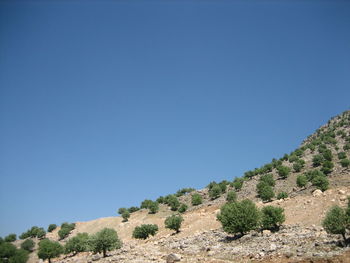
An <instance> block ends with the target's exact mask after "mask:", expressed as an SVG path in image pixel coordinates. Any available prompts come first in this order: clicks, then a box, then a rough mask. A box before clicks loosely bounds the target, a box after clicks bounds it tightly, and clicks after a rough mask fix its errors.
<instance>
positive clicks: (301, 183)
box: [297, 175, 307, 188]
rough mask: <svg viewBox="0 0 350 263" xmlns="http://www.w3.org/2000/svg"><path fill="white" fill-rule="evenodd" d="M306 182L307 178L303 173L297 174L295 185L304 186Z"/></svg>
mask: <svg viewBox="0 0 350 263" xmlns="http://www.w3.org/2000/svg"><path fill="white" fill-rule="evenodd" d="M306 184H307V178H306V176H305V175H298V177H297V186H298V187H301V188H302V187H305V186H306Z"/></svg>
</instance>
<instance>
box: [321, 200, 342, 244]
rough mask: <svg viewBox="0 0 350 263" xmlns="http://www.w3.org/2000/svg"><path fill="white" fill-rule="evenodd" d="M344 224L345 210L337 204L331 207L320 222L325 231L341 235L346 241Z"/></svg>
mask: <svg viewBox="0 0 350 263" xmlns="http://www.w3.org/2000/svg"><path fill="white" fill-rule="evenodd" d="M346 224H347V217H346V214H345V211H344V209H342V208H340V207H339V206H333V207H331V208H330V210H328V212H327V214H326V217H325V219H324V220H323V222H322V226H323V227H324V229H325V230H326V231H327V233H331V234H338V235H342V237H343V238H344V241H346V237H345V233H346Z"/></svg>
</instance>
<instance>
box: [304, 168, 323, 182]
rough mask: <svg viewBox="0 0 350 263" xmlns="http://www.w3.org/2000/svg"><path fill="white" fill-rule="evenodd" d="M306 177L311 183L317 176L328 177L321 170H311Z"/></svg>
mask: <svg viewBox="0 0 350 263" xmlns="http://www.w3.org/2000/svg"><path fill="white" fill-rule="evenodd" d="M304 175H305V176H306V178H307V180H308V181H309V182H312V180H313V179H314V178H315V177H317V176H326V175H325V174H324V173H323V172H321V171H320V170H310V171H307V172H306V173H304Z"/></svg>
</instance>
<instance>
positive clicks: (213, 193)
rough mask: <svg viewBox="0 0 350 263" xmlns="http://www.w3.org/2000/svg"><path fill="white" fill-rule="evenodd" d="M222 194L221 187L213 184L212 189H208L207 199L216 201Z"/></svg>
mask: <svg viewBox="0 0 350 263" xmlns="http://www.w3.org/2000/svg"><path fill="white" fill-rule="evenodd" d="M221 193H222V190H221V187H220V185H218V184H215V185H214V186H213V187H211V188H210V189H209V197H210V198H211V200H214V199H217V198H219V197H220V195H221Z"/></svg>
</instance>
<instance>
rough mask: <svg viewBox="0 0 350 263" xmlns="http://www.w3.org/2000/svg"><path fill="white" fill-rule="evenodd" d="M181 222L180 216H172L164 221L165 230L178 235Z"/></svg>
mask: <svg viewBox="0 0 350 263" xmlns="http://www.w3.org/2000/svg"><path fill="white" fill-rule="evenodd" d="M182 221H183V218H182V216H180V215H172V216H169V217H167V218H166V219H165V222H164V223H165V227H166V228H169V229H172V230H175V231H176V233H179V232H180V231H179V229H180V227H181V224H182Z"/></svg>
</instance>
